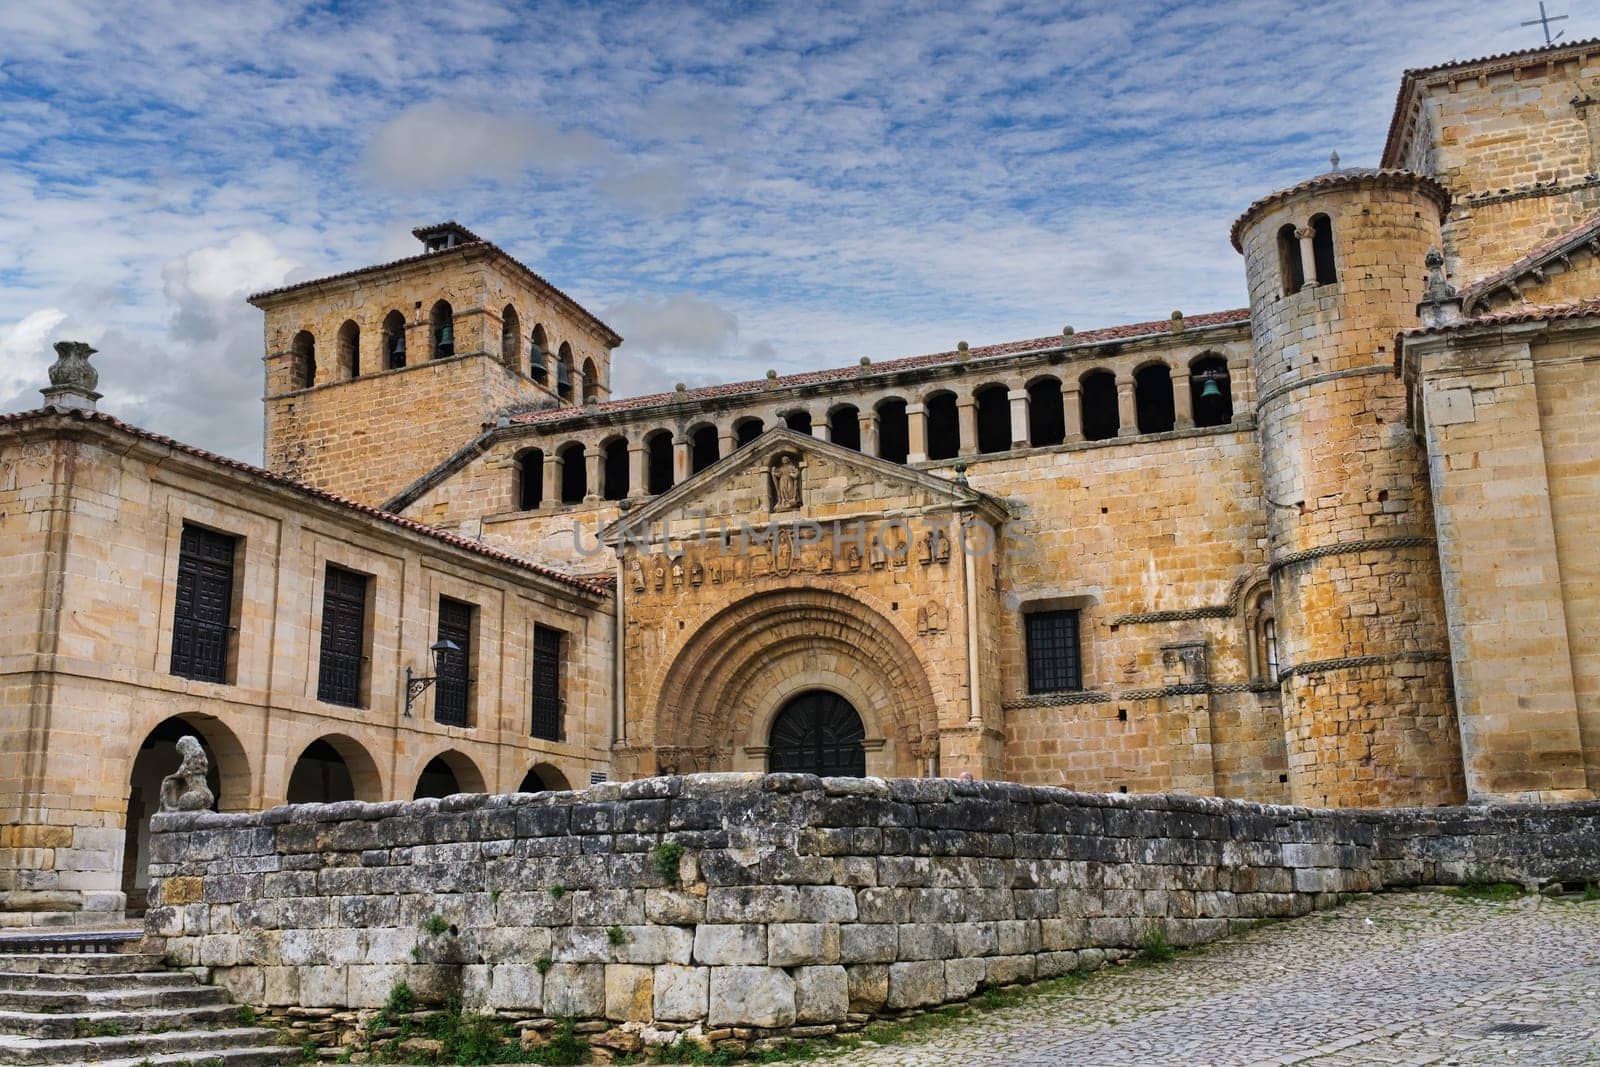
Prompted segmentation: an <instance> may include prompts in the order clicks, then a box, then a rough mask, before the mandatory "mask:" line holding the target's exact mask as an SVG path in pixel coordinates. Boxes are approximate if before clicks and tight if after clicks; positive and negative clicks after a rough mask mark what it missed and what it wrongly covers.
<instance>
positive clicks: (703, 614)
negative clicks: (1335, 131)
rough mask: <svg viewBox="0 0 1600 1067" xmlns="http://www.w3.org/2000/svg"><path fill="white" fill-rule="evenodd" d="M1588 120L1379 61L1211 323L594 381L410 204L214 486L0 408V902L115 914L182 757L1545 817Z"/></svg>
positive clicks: (264, 765) (1262, 207)
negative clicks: (884, 780) (1331, 150)
mask: <svg viewBox="0 0 1600 1067" xmlns="http://www.w3.org/2000/svg"><path fill="white" fill-rule="evenodd" d="M1596 93H1600V44H1597V43H1596V42H1580V43H1575V44H1570V45H1564V46H1559V47H1552V48H1546V49H1539V50H1534V51H1530V52H1523V53H1516V54H1513V55H1507V56H1499V57H1490V58H1488V59H1483V60H1475V61H1470V62H1464V63H1452V64H1449V65H1446V66H1442V67H1436V68H1430V69H1425V70H1417V71H1410V72H1408V73H1407V74H1406V75H1405V78H1404V80H1403V82H1402V86H1401V92H1400V98H1399V102H1398V105H1397V109H1396V112H1395V116H1394V120H1393V124H1392V126H1391V131H1390V135H1389V139H1388V142H1387V144H1386V145H1385V147H1384V150H1383V156H1382V160H1381V164H1380V166H1379V167H1378V168H1375V169H1341V168H1340V167H1339V166H1338V164H1337V161H1335V163H1334V165H1333V169H1331V170H1330V171H1328V172H1327V173H1324V174H1321V175H1318V176H1316V177H1313V178H1310V179H1308V180H1307V181H1304V182H1302V183H1300V184H1298V185H1295V186H1293V187H1291V188H1288V189H1285V190H1281V191H1278V192H1275V193H1272V194H1271V195H1268V196H1265V197H1263V198H1261V199H1259V200H1257V201H1256V202H1255V203H1253V204H1250V205H1249V206H1248V207H1247V208H1246V209H1245V210H1244V212H1243V214H1242V215H1241V216H1240V217H1239V219H1238V220H1237V222H1236V223H1235V224H1234V226H1233V230H1232V234H1231V236H1232V240H1233V244H1234V246H1235V248H1237V249H1238V250H1239V252H1240V253H1241V254H1242V257H1243V264H1244V273H1245V281H1246V293H1247V297H1248V306H1247V307H1242V308H1239V309H1237V310H1227V311H1221V312H1212V313H1206V314H1189V315H1185V314H1180V313H1177V312H1174V313H1173V314H1172V315H1171V316H1170V317H1166V318H1161V319H1157V320H1154V321H1149V322H1143V323H1136V324H1132V325H1126V326H1117V327H1112V328H1109V329H1097V330H1086V331H1074V330H1073V329H1071V328H1070V327H1069V328H1067V329H1065V330H1064V331H1063V332H1062V333H1061V334H1060V335H1056V336H1050V337H1043V338H1033V339H1024V340H1020V341H1013V342H1007V343H1003V344H992V345H984V346H969V345H967V344H965V343H961V344H959V345H957V346H956V347H954V348H952V349H951V350H949V351H945V352H940V353H932V354H928V355H923V356H915V357H909V358H897V359H890V360H884V361H877V360H873V359H869V358H861V359H860V360H859V361H858V362H856V363H854V364H852V365H848V366H843V367H839V368H837V369H824V370H818V371H813V372H807V373H802V374H795V375H787V376H780V375H777V374H774V373H769V374H768V375H767V376H766V377H765V378H762V379H756V380H753V381H746V382H734V383H728V384H723V385H714V386H709V387H705V388H700V389H686V388H683V387H679V388H678V389H676V390H675V391H673V392H671V393H665V394H659V395H653V396H638V397H615V396H613V395H612V392H611V388H610V382H611V375H612V361H613V358H614V355H615V356H617V357H619V358H626V355H625V350H623V351H621V352H614V350H616V349H617V346H618V345H619V344H620V343H621V338H620V337H618V336H617V334H616V333H615V332H614V331H612V330H611V329H610V328H609V327H607V326H606V325H605V324H604V323H603V322H601V321H600V320H599V319H598V318H596V317H595V316H594V315H593V314H592V313H590V312H589V311H587V310H585V309H584V308H583V307H582V306H580V305H579V304H578V303H577V302H576V301H574V300H573V299H571V298H570V297H569V296H567V295H566V294H564V293H563V292H561V291H560V290H559V289H557V288H556V287H555V286H553V285H552V284H551V283H549V282H548V281H546V280H545V279H544V278H542V277H540V276H539V275H538V274H536V273H534V272H533V271H532V270H531V269H529V268H528V267H527V266H525V265H524V264H523V263H521V262H519V261H518V260H517V259H515V258H513V257H512V256H511V255H510V254H508V253H507V252H505V251H503V250H502V249H500V248H499V247H497V246H496V245H494V244H492V243H491V242H489V241H487V240H484V239H483V238H481V237H479V236H478V235H477V234H474V233H473V232H472V231H470V230H468V229H466V228H465V227H463V226H460V225H458V224H456V223H445V224H440V225H437V226H432V227H427V228H423V229H419V230H418V231H416V232H417V236H418V238H419V240H421V241H422V243H423V249H422V251H421V252H420V253H419V254H418V255H416V256H413V257H410V258H407V259H403V260H399V261H396V262H393V263H388V264H383V265H379V266H374V267H369V268H364V269H360V270H355V271H350V272H347V273H344V274H340V275H335V276H332V277H328V278H322V279H318V280H315V281H309V282H304V283H300V284H297V285H293V286H289V287H286V288H283V289H279V290H274V291H272V292H268V293H262V294H258V295H256V296H255V297H252V303H254V304H255V305H256V306H257V307H259V308H260V309H261V310H262V311H263V313H264V319H265V374H266V398H265V408H266V441H265V457H266V460H265V467H264V469H259V470H258V469H255V468H248V467H245V466H244V465H241V464H237V463H232V462H229V461H226V460H222V459H220V458H218V457H214V456H208V455H206V454H205V453H202V452H200V451H198V450H195V449H189V448H187V447H186V446H182V445H180V444H178V443H176V442H171V441H167V440H165V439H162V438H158V437H155V436H154V435H150V434H147V433H145V432H143V431H140V430H137V429H135V428H132V427H128V426H125V425H123V424H121V423H119V422H117V421H116V420H114V419H111V418H110V417H109V416H107V415H104V414H101V413H98V412H93V411H85V410H83V409H82V408H83V407H84V406H85V405H86V404H91V403H92V402H91V401H88V400H85V399H84V391H83V390H81V389H80V390H79V391H78V392H77V393H73V392H72V391H71V390H70V389H69V390H68V395H67V396H66V397H65V398H62V397H55V398H53V401H54V403H53V406H51V407H47V408H45V409H42V410H41V411H38V412H30V413H24V414H22V415H17V416H8V417H5V418H4V419H0V532H3V535H4V544H5V548H4V555H3V558H4V560H5V565H6V568H7V572H8V574H12V575H17V576H25V577H26V580H23V581H17V582H9V581H8V582H7V583H6V586H5V588H4V590H3V592H0V596H4V597H5V598H7V600H8V605H7V610H6V611H5V612H4V615H3V625H4V626H5V627H6V628H7V630H8V633H9V635H10V636H11V637H12V639H13V640H12V641H11V642H9V646H8V651H7V652H6V653H5V657H6V658H5V659H4V660H3V661H0V663H4V664H9V666H0V703H3V705H4V707H5V709H6V710H7V711H8V712H10V713H11V714H8V715H7V716H6V718H5V720H4V721H5V724H6V726H5V729H6V730H7V731H8V733H9V735H10V736H9V741H10V743H9V744H7V745H5V746H0V768H3V770H0V805H4V806H5V808H6V815H5V819H4V822H5V826H4V829H3V831H0V832H3V834H4V835H5V836H4V838H0V894H4V896H3V898H0V899H3V900H4V901H6V902H7V903H6V905H5V906H6V907H8V908H9V909H10V910H11V911H12V912H13V913H19V914H20V913H29V914H30V915H31V914H33V913H34V912H37V911H38V910H39V909H48V908H56V909H63V910H71V909H73V908H98V909H105V910H114V909H116V908H119V907H121V906H122V899H123V894H124V893H128V892H134V893H136V892H137V885H136V878H135V879H133V880H129V879H128V878H125V877H124V871H126V870H128V869H129V868H130V866H133V867H136V866H137V863H132V864H130V861H129V857H135V858H136V857H137V856H138V848H139V841H138V831H137V823H138V822H139V820H140V812H141V811H142V810H143V809H139V810H135V806H136V804H137V803H143V801H139V800H138V799H137V797H135V796H134V795H133V793H131V792H130V790H133V789H134V785H133V783H136V782H138V783H141V787H142V784H147V783H146V782H145V780H144V778H141V776H140V775H141V772H140V770H139V766H138V764H139V760H140V753H141V752H145V753H146V754H147V758H146V762H147V763H148V762H150V760H151V759H153V758H154V757H151V756H148V754H149V753H151V752H154V751H159V752H160V753H161V754H162V756H163V758H166V757H168V756H170V751H169V749H170V746H171V745H172V743H173V742H174V741H175V739H176V737H177V736H181V735H182V734H184V733H185V732H192V733H194V734H197V735H198V736H199V737H200V738H201V739H202V741H203V742H204V743H206V745H207V746H208V747H209V748H210V749H211V750H212V752H213V761H212V762H213V764H214V765H217V766H219V767H220V768H221V773H222V774H223V775H224V776H225V777H226V776H229V775H231V776H232V786H231V787H230V785H229V783H228V782H226V781H225V782H223V783H221V788H220V791H219V803H220V804H221V806H223V807H233V808H249V807H265V806H271V805H274V804H279V803H283V802H284V801H286V800H298V799H340V798H345V797H351V796H354V797H358V798H360V799H374V800H377V799H391V798H402V799H409V798H410V797H412V796H414V795H432V794H436V793H438V792H441V791H449V790H451V789H456V788H459V789H462V790H468V791H471V790H479V789H483V790H513V789H517V788H539V787H562V786H575V785H579V784H582V783H584V782H587V781H592V780H596V779H598V778H600V777H603V776H610V777H613V778H636V777H642V776H647V775H653V774H661V773H680V772H694V771H716V770H766V769H793V770H813V771H819V772H825V773H839V774H862V773H865V774H876V775H900V776H951V777H953V776H958V775H962V774H971V775H973V776H974V777H980V778H1006V779H1011V780H1015V781H1019V782H1025V783H1031V784H1049V785H1065V786H1069V787H1072V788H1076V789H1082V790H1095V791H1109V792H1117V791H1123V792H1156V791H1178V792H1188V793H1198V794H1210V795H1219V796H1225V797H1235V798H1244V799H1250V800H1260V801H1273V802H1294V803H1300V804H1306V805H1315V806H1333V807H1344V806H1392V805H1435V804H1446V803H1454V802H1459V801H1461V800H1463V799H1467V798H1484V799H1531V800H1541V801H1558V800H1566V799H1576V798H1585V797H1592V796H1593V795H1594V794H1595V790H1596V787H1597V785H1600V653H1596V652H1595V651H1594V649H1595V648H1596V647H1597V643H1596V641H1595V637H1596V632H1597V630H1600V595H1597V594H1596V592H1595V589H1596V588H1597V582H1596V579H1595V574H1596V573H1597V572H1600V550H1597V549H1596V548H1595V547H1594V542H1593V538H1592V537H1591V536H1590V535H1589V532H1588V531H1589V528H1590V526H1591V525H1592V523H1593V521H1594V517H1595V515H1596V513H1597V508H1600V502H1597V494H1600V443H1596V442H1597V440H1600V439H1597V438H1596V437H1595V436H1594V434H1593V431H1592V428H1591V426H1590V424H1591V423H1592V422H1593V419H1594V416H1595V414H1596V413H1597V412H1600V371H1597V370H1596V368H1597V367H1600V273H1597V267H1600V176H1597V174H1600V161H1597V160H1596V158H1595V157H1596V152H1597V150H1600V126H1597V125H1596V122H1597V121H1600V119H1597V118H1596V116H1597V115H1600V107H1597V105H1596V104H1595V99H1596V96H1595V94H1596ZM841 362H844V361H841ZM90 391H92V386H91V387H90ZM40 576H43V577H42V582H41V581H40V580H39V579H40ZM185 583H188V584H187V585H186V584H185ZM196 590H198V591H199V594H200V595H198V596H196V595H191V594H193V593H194V592H195V591H196ZM208 590H209V591H210V596H209V599H208V597H207V596H206V595H205V594H206V593H207V591H208ZM217 590H222V592H221V593H218V592H217ZM224 594H225V595H224ZM230 598H231V599H230ZM329 620H332V621H331V622H330V621H329ZM208 627H209V629H207V628H208ZM206 633H211V634H213V636H214V639H213V640H211V643H210V644H209V645H208V644H206V643H205V642H204V641H199V642H198V643H197V642H196V638H195V635H196V634H201V635H203V634H206ZM217 635H220V636H217ZM18 648H20V649H21V650H22V651H20V652H18V651H12V650H14V649H18ZM175 648H176V649H178V651H176V652H175ZM207 657H209V658H207ZM196 671H199V672H201V673H202V674H203V677H195V673H196ZM341 671H342V672H343V673H342V674H341V673H340V672H341ZM330 672H331V674H330ZM330 677H331V678H332V681H331V682H330V680H329V679H330ZM418 677H422V678H424V679H435V678H436V679H437V681H431V682H423V683H416V682H415V679H417V678H418ZM418 685H421V686H422V688H420V689H419V688H418ZM330 694H332V695H333V697H334V698H335V699H331V700H330V699H329V695H330ZM408 694H410V697H411V699H408ZM230 768H231V769H230ZM166 769H170V768H163V770H162V773H165V770H166ZM446 772H448V773H446ZM142 773H143V774H144V775H145V777H148V774H149V773H150V772H149V771H148V769H146V770H145V771H143V772H142ZM129 826H133V827H134V829H133V830H132V831H130V830H129V829H128V827H129ZM29 921H32V920H31V919H30V920H29Z"/></svg>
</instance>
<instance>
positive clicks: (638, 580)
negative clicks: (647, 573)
mask: <svg viewBox="0 0 1600 1067" xmlns="http://www.w3.org/2000/svg"><path fill="white" fill-rule="evenodd" d="M628 570H629V573H630V575H631V577H632V578H633V591H634V592H635V593H642V592H644V565H643V564H641V563H640V562H639V560H638V558H637V557H636V558H635V559H634V560H633V561H632V563H631V564H630V565H629V567H628Z"/></svg>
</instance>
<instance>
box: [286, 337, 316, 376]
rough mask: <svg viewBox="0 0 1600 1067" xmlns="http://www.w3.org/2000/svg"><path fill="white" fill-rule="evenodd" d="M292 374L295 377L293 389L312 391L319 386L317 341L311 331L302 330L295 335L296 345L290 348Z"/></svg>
mask: <svg viewBox="0 0 1600 1067" xmlns="http://www.w3.org/2000/svg"><path fill="white" fill-rule="evenodd" d="M289 353H290V356H289V366H290V374H291V375H292V376H293V379H294V382H293V388H295V389H310V388H311V387H312V386H313V385H316V384H317V339H316V338H315V337H312V336H311V331H310V330H301V331H300V332H299V333H297V334H295V335H294V343H293V344H291V345H290V346H289Z"/></svg>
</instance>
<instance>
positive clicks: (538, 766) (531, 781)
mask: <svg viewBox="0 0 1600 1067" xmlns="http://www.w3.org/2000/svg"><path fill="white" fill-rule="evenodd" d="M571 788H572V786H570V785H568V784H567V776H566V775H564V774H562V773H561V772H560V771H559V770H557V769H556V768H554V767H552V766H551V765H550V764H548V763H535V764H534V765H533V766H532V767H529V768H528V773H527V774H525V775H523V776H522V784H521V785H519V786H517V792H519V793H543V792H546V791H554V790H562V789H571Z"/></svg>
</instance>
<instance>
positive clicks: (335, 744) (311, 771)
mask: <svg viewBox="0 0 1600 1067" xmlns="http://www.w3.org/2000/svg"><path fill="white" fill-rule="evenodd" d="M382 798H383V785H382V782H381V780H380V779H379V775H378V765H377V763H376V762H375V761H374V760H373V758H372V757H371V756H370V755H368V754H367V750H366V749H364V748H362V747H361V745H360V743H358V742H356V741H354V740H352V739H350V738H348V737H344V736H340V735H329V736H327V737H319V738H317V739H316V740H315V741H313V742H311V744H309V745H307V746H306V747H305V751H303V752H301V753H300V758H299V759H297V760H295V763H294V769H293V770H292V771H290V773H289V785H288V789H287V791H286V794H285V797H284V799H285V802H286V803H289V804H335V803H338V802H339V801H342V800H366V801H376V800H381V799H382Z"/></svg>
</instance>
